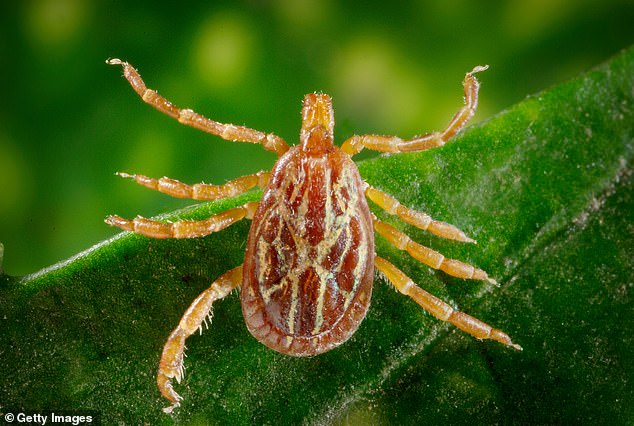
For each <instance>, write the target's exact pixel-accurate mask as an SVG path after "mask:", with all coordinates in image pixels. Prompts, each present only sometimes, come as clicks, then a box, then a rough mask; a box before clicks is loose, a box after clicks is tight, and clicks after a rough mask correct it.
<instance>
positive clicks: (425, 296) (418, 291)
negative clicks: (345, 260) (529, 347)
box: [374, 256, 522, 350]
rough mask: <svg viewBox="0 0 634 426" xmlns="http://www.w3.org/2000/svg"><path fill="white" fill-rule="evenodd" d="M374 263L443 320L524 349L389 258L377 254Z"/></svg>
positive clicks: (465, 329)
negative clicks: (455, 306) (431, 290)
mask: <svg viewBox="0 0 634 426" xmlns="http://www.w3.org/2000/svg"><path fill="white" fill-rule="evenodd" d="M374 264H375V265H376V268H377V269H378V270H379V271H380V272H381V273H383V275H385V277H386V278H387V279H388V280H389V281H390V282H391V283H392V284H393V285H394V287H396V289H397V290H398V291H400V292H401V293H403V294H404V295H406V296H409V297H411V298H412V299H414V301H415V302H416V303H418V304H419V305H420V306H422V307H423V309H425V310H426V311H427V312H429V313H430V314H432V315H433V316H435V317H436V318H438V319H440V320H442V321H448V322H450V323H451V324H453V325H455V326H456V327H458V328H459V329H461V330H462V331H465V332H467V333H469V334H471V335H472V336H474V337H476V338H478V339H492V340H496V341H498V342H500V343H502V344H504V345H507V346H511V347H512V348H514V349H517V350H522V347H521V346H520V345H518V344H515V343H513V342H512V341H511V338H510V337H509V336H508V335H507V334H506V333H504V332H503V331H501V330H498V329H497V328H493V327H491V326H490V325H488V324H485V323H484V322H482V321H480V320H479V319H477V318H474V317H472V316H470V315H467V314H465V313H463V312H460V311H456V310H455V309H453V308H452V307H451V306H449V305H448V304H447V303H445V302H443V301H442V300H440V299H439V298H437V297H436V296H434V295H433V294H430V293H428V292H426V291H425V290H423V289H422V288H420V287H418V286H417V285H416V284H415V283H414V282H413V281H412V280H411V278H409V277H408V276H407V275H405V274H404V273H403V272H402V271H401V270H399V269H398V268H397V267H396V266H394V265H392V264H391V263H390V262H388V261H387V260H385V259H383V258H381V257H379V256H376V257H375V258H374Z"/></svg>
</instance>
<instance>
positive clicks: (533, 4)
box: [0, 0, 634, 275]
mask: <svg viewBox="0 0 634 426" xmlns="http://www.w3.org/2000/svg"><path fill="white" fill-rule="evenodd" d="M633 23H634V3H633V2H632V1H631V0H630V1H626V0H620V1H619V0H602V1H596V0H535V1H527V0H506V1H473V0H471V1H468V0H456V1H445V0H437V1H423V0H421V1H404V2H393V3H392V4H390V5H388V4H387V2H385V1H364V2H337V1H334V0H305V1H302V0H270V1H264V0H262V1H257V0H251V1H206V2H197V1H190V2H186V3H182V4H181V5H178V4H176V3H175V2H166V1H163V2H151V1H142V2H116V3H115V2H106V1H85V0H41V1H24V2H2V5H1V6H0V57H1V58H2V62H3V65H2V66H1V67H0V73H1V75H0V77H1V78H0V87H1V89H0V93H1V94H2V102H0V242H2V243H3V244H4V246H5V255H4V269H5V271H6V272H7V273H9V274H13V275H20V274H26V273H30V272H34V271H36V270H38V269H40V268H42V267H45V266H47V265H50V264H52V263H54V262H57V261H59V260H62V259H65V258H67V257H69V256H71V255H73V254H75V253H77V252H79V251H81V250H83V249H85V248H88V247H90V246H91V245H92V244H94V243H96V242H98V241H100V240H102V239H105V238H107V237H109V236H111V235H113V234H115V233H116V230H114V229H111V228H109V227H108V226H106V225H105V224H104V223H103V218H104V217H105V216H106V215H107V214H110V213H117V214H120V215H123V216H134V215H136V214H142V215H144V216H151V215H154V214H157V213H160V212H163V211H168V210H173V209H175V208H178V207H181V206H185V205H188V204H191V201H187V200H176V199H171V198H170V197H168V196H166V195H163V194H159V193H155V192H153V191H150V190H147V189H145V188H141V187H138V186H136V185H135V184H133V183H132V182H130V181H127V180H123V179H120V178H117V177H116V176H114V172H116V171H127V172H134V173H142V174H146V175H148V176H152V177H160V176H163V175H167V176H170V177H173V178H176V179H180V180H182V181H185V182H190V183H193V182H199V181H205V182H208V183H222V182H224V181H225V180H227V179H231V178H234V177H237V176H240V175H243V174H246V173H253V172H255V171H258V170H261V169H270V168H271V166H272V164H273V162H274V160H275V156H274V155H273V154H271V153H268V152H265V151H263V150H262V149H261V148H259V147H257V146H254V145H251V144H235V143H230V142H225V141H222V140H221V139H220V138H217V137H211V136H208V135H206V134H204V133H201V132H197V131H195V130H193V129H189V128H186V127H183V126H181V125H179V124H178V123H177V122H175V121H173V120H171V119H169V118H168V117H166V116H162V115H161V114H160V113H158V112H156V111H155V110H153V109H152V108H150V107H148V106H146V105H144V104H143V103H142V102H141V101H140V100H139V98H138V97H137V96H136V94H135V93H134V92H133V91H132V89H131V88H130V87H129V85H128V84H127V82H126V81H125V80H123V79H122V78H121V69H120V68H119V67H112V66H108V65H106V64H105V63H104V61H105V60H106V59H107V58H109V57H119V58H122V59H125V60H127V61H130V62H131V63H132V64H133V65H134V66H135V67H137V68H138V69H139V71H140V72H141V74H142V75H143V77H144V78H145V80H146V82H147V84H148V86H149V87H152V88H155V89H157V90H158V91H159V92H160V93H161V94H163V95H164V96H166V97H167V98H169V99H170V100H172V101H173V102H174V103H176V104H177V105H179V106H182V107H191V108H193V109H195V110H196V111H198V112H200V113H202V114H205V115H207V116H210V117H212V118H214V119H216V120H218V121H224V122H233V123H235V124H244V125H248V126H250V127H254V128H256V129H259V130H263V131H267V132H274V133H276V134H278V135H280V136H282V137H284V138H285V139H286V140H287V141H288V142H289V143H295V142H296V137H297V134H298V131H299V125H300V115H299V112H300V102H301V99H302V97H303V95H304V94H305V93H307V92H311V91H323V92H327V93H329V94H331V95H332V96H333V99H334V106H335V113H336V118H337V127H336V138H337V141H338V142H341V141H342V140H343V139H344V138H346V137H348V136H350V135H352V134H354V133H385V134H398V135H400V136H405V137H407V136H412V135H415V134H419V133H424V132H426V131H429V130H434V129H438V128H441V127H442V126H444V125H445V124H446V122H447V120H448V119H449V118H450V117H451V116H452V114H453V113H454V112H455V111H456V110H457V109H458V108H459V106H460V105H461V99H462V92H461V86H460V82H461V79H462V77H463V75H464V73H465V72H466V71H469V70H470V69H471V68H472V67H473V66H474V65H477V64H489V65H490V66H491V68H490V70H489V71H487V72H486V73H484V74H481V76H480V79H481V81H482V82H483V87H482V91H481V101H480V109H479V111H478V114H477V116H476V120H475V121H480V120H483V119H486V118H487V117H490V116H491V115H493V114H495V113H497V112H499V111H501V110H502V109H504V108H506V107H507V106H510V105H512V104H513V103H515V102H517V101H519V100H521V99H522V98H524V97H525V96H526V95H528V94H531V93H534V92H536V91H539V90H542V89H544V88H546V87H548V86H550V85H553V84H555V83H558V82H561V81H564V80H566V79H568V78H570V77H573V76H574V75H576V74H578V73H579V72H581V71H584V70H586V69H588V68H590V67H592V66H594V65H596V64H599V63H601V62H603V61H605V60H606V59H608V58H609V57H611V56H612V55H614V54H615V53H617V52H618V51H619V50H621V49H622V48H625V47H627V46H629V45H631V44H632V42H634V25H633Z"/></svg>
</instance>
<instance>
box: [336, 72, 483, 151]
mask: <svg viewBox="0 0 634 426" xmlns="http://www.w3.org/2000/svg"><path fill="white" fill-rule="evenodd" d="M487 68H488V66H477V67H475V68H474V69H473V70H471V72H468V73H467V75H465V78H464V80H463V82H462V85H463V86H464V99H465V105H464V106H463V107H462V108H461V109H460V111H458V112H457V113H456V115H454V117H453V118H452V119H451V121H450V122H449V124H448V125H447V127H446V128H445V130H442V131H440V132H433V133H429V134H427V135H423V136H419V137H415V138H412V139H408V140H403V139H401V138H399V137H397V136H381V135H355V136H352V137H351V138H349V139H348V140H346V141H345V142H344V143H343V145H341V149H342V150H343V151H344V152H346V153H348V154H349V155H354V154H357V153H358V152H360V151H361V150H362V149H363V148H368V149H373V150H375V151H380V152H411V151H423V150H426V149H429V148H434V147H437V146H442V145H444V144H445V142H447V141H448V140H449V139H451V138H452V137H454V136H455V135H456V134H457V133H458V132H459V131H460V129H462V128H463V127H464V126H465V124H467V121H469V119H470V118H471V117H473V114H475V110H476V108H477V106H478V90H479V88H480V85H479V83H478V80H476V78H475V76H474V74H475V73H478V72H481V71H484V70H486V69H487Z"/></svg>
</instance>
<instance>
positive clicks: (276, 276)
mask: <svg viewBox="0 0 634 426" xmlns="http://www.w3.org/2000/svg"><path fill="white" fill-rule="evenodd" d="M108 63H110V64H116V65H122V66H123V68H124V75H125V77H126V79H127V80H128V81H129V82H130V84H131V85H132V87H133V88H134V90H135V91H136V92H137V93H138V94H139V96H141V97H142V99H143V100H144V101H145V102H147V103H148V104H150V105H152V106H153V107H155V108H157V109H158V110H160V111H162V112H164V113H166V114H168V115H170V116H172V117H173V118H176V119H178V121H180V122H181V123H183V124H186V125H189V126H192V127H196V128H198V129H200V130H203V131H206V132H208V133H211V134H214V135H217V136H220V137H222V138H224V139H227V140H232V141H238V142H250V143H256V144H260V145H262V146H263V148H265V149H267V150H269V151H272V152H275V153H276V154H278V156H279V158H278V160H277V162H276V164H275V166H274V167H273V170H272V172H270V173H268V172H258V173H254V174H253V175H248V176H243V177H241V178H238V179H236V180H233V181H230V182H227V183H226V184H224V185H207V184H195V185H187V184H184V183H181V182H179V181H176V180H173V179H169V178H161V179H153V178H149V177H147V176H142V175H130V174H126V173H120V175H121V176H123V177H128V178H132V179H134V180H135V181H136V182H138V183H139V184H141V185H144V186H146V187H148V188H151V189H155V190H158V191H161V192H164V193H166V194H169V195H172V196H175V197H182V198H192V199H197V200H215V199H220V198H225V197H229V196H235V195H238V194H240V193H243V192H246V191H248V190H249V189H251V188H253V187H255V186H260V187H262V188H264V195H263V197H262V199H261V200H260V201H259V202H255V203H247V204H245V205H243V206H240V207H236V208H233V209H230V210H227V211H225V212H222V213H219V214H217V215H215V216H212V217H210V218H208V219H205V220H202V221H179V222H174V223H163V222H157V221H153V220H150V219H145V218H143V217H137V218H135V219H132V220H128V219H124V218H121V217H119V216H109V217H108V218H106V223H108V224H110V225H114V226H118V227H120V228H122V229H125V230H129V231H134V232H137V233H140V234H143V235H146V236H149V237H153V238H195V237H201V236H204V235H208V234H211V233H213V232H217V231H220V230H222V229H224V228H226V227H227V226H230V225H231V224H233V223H235V222H237V221H239V220H242V219H245V218H246V219H252V224H251V228H250V231H249V236H248V241H247V248H246V253H245V257H244V263H243V264H242V265H240V266H237V267H235V268H234V269H231V270H230V271H228V272H226V273H225V274H223V275H221V276H220V277H218V278H217V279H216V281H214V282H213V283H212V284H211V286H210V287H209V288H208V289H207V290H205V291H204V292H203V293H202V294H201V295H200V296H198V297H197V298H196V299H195V300H194V301H193V302H192V304H191V306H190V307H189V309H188V310H187V311H186V312H185V314H184V315H183V317H182V319H181V321H180V323H179V324H178V326H177V327H176V328H175V329H174V331H173V332H172V333H171V334H170V336H169V337H168V339H167V342H166V344H165V347H164V348H163V353H162V356H161V361H160V364H159V371H158V374H157V384H158V387H159V390H160V391H161V393H162V394H163V396H165V397H166V398H167V399H168V400H169V401H170V402H171V403H172V405H171V406H170V407H168V408H166V409H165V411H166V412H170V411H171V410H172V409H173V408H175V407H177V406H179V405H180V402H181V400H182V398H181V397H180V396H179V395H178V394H177V393H176V392H175V390H174V389H173V385H172V380H173V379H176V380H177V381H178V382H180V381H181V379H182V377H183V373H184V366H183V355H184V350H185V340H186V339H187V337H188V336H190V335H191V334H192V333H194V332H195V331H197V330H198V329H200V328H201V326H202V324H203V323H204V322H205V321H206V320H207V317H208V316H209V315H210V312H211V307H212V304H213V303H214V302H215V301H216V300H219V299H222V298H224V297H225V296H227V295H228V294H230V293H231V291H232V290H233V289H235V288H240V297H241V303H242V312H243V316H244V321H245V323H246V326H247V328H248V330H249V331H250V332H251V334H252V335H253V336H254V337H255V338H256V339H257V340H259V341H260V342H262V343H263V344H265V345H266V346H268V347H269V348H271V349H274V350H276V351H278V352H281V353H284V354H288V355H293V356H309V355H316V354H319V353H323V352H326V351H328V350H331V349H333V348H335V347H336V346H338V345H340V344H342V343H344V342H345V341H346V340H348V339H349V338H350V336H352V334H353V333H354V332H355V331H356V330H357V328H358V327H359V325H360V323H361V321H362V320H363V318H364V317H365V314H366V312H367V310H368V308H369V306H370V299H371V295H372V283H373V276H374V271H375V270H376V271H378V272H379V273H381V274H382V275H383V276H384V277H385V278H386V279H387V280H388V281H389V282H391V283H392V284H393V285H394V287H395V288H396V289H397V290H398V291H399V292H401V293H402V294H404V295H406V296H409V297H410V298H411V299H412V300H413V301H414V302H416V303H417V304H419V305H420V306H421V307H423V308H424V309H426V310H427V311H429V312H430V313H431V314H432V315H434V316H436V317H437V318H439V319H441V320H443V321H448V322H450V323H452V324H454V325H455V326H457V327H458V328H460V329H462V330H463V331H465V332H467V333H469V334H471V335H473V336H475V337H476V338H480V339H493V340H496V341H499V342H500V343H503V344H505V345H507V346H511V347H513V348H515V349H521V347H520V346H519V345H517V344H514V343H513V342H512V341H511V339H510V338H509V336H508V335H506V334H505V333H504V332H502V331H501V330H498V329H496V328H493V327H491V326H489V325H487V324H486V323H484V322H482V321H480V320H478V319H476V318H474V317H472V316H469V315H467V314H465V313H462V312H459V311H457V310H455V309H453V308H452V307H451V306H450V305H448V304H447V303H445V302H443V301H442V300H440V299H438V298H436V297H435V296H433V295H431V294H430V293H428V292H426V291H425V290H423V289H421V288H420V287H418V286H417V285H416V284H415V283H414V282H413V281H412V280H411V279H410V278H409V277H407V276H406V275H405V274H404V273H403V272H401V271H400V270H399V269H398V268H397V267H396V266H394V265H393V264H392V263H390V262H388V261H387V260H385V259H383V258H381V257H379V256H377V254H376V253H375V250H374V233H375V232H376V233H377V234H379V235H380V236H381V237H382V238H385V239H387V240H388V241H389V242H390V243H392V244H393V245H394V246H396V247H397V248H398V249H401V250H404V251H406V252H407V253H408V254H409V255H411V256H412V257H414V258H415V259H417V260H419V261H421V262H423V263H425V264H427V265H429V266H430V267H432V268H435V269H440V270H442V271H444V272H446V273H447V274H449V275H453V276H456V277H460V278H464V279H476V280H485V281H488V282H490V283H492V284H497V283H496V282H495V281H494V280H493V279H491V278H489V277H488V275H487V274H486V272H484V271H483V270H481V269H478V268H475V267H473V266H471V265H468V264H466V263H463V262H460V261H458V260H454V259H447V258H445V257H444V256H443V255H442V254H440V253H438V252H436V251H434V250H432V249H430V248H427V247H424V246H422V245H420V244H418V243H416V242H414V241H412V240H411V239H410V238H409V237H408V236H407V234H405V233H403V232H401V231H400V230H398V229H397V228H395V227H393V226H392V225H389V224H387V223H385V222H382V221H381V220H379V219H377V218H376V217H375V216H374V215H373V214H372V213H371V212H370V209H369V207H368V203H367V201H366V198H368V199H370V200H371V201H372V202H374V203H375V204H376V205H377V206H378V207H379V208H381V209H383V210H385V211H386V212H387V213H389V214H393V215H396V216H397V217H398V218H400V219H402V220H403V221H405V222H406V223H408V224H409V225H411V226H414V227H418V228H421V229H424V230H427V231H429V232H432V233H434V234H436V235H438V236H440V237H443V238H448V239H453V240H456V241H461V242H474V240H472V239H471V238H469V237H467V236H466V235H465V234H464V233H463V232H462V231H460V230H459V229H457V228H456V227H454V226H452V225H450V224H447V223H445V222H440V221H437V220H434V219H432V218H431V217H430V216H429V215H428V214H426V213H423V212H420V211H416V210H412V209H410V208H408V207H405V206H403V205H401V204H400V203H399V202H398V201H397V200H396V199H394V198H393V197H391V196H390V195H388V194H386V193H384V192H382V191H380V190H379V189H377V188H373V187H371V186H370V185H368V184H367V183H365V182H364V181H363V180H362V178H361V176H360V175H359V172H358V170H357V167H356V165H355V164H354V162H353V161H352V159H351V156H352V155H354V154H356V153H358V152H359V151H361V150H362V149H363V148H364V147H365V148H370V149H374V150H377V151H381V152H394V153H396V152H406V151H421V150H425V149H429V148H434V147H438V146H441V145H443V144H444V143H445V142H446V141H448V140H449V139H451V138H452V137H453V136H454V135H455V134H456V133H457V132H458V131H459V130H460V129H461V128H462V127H464V125H465V124H466V122H467V121H468V120H469V119H470V118H471V116H472V115H473V114H474V111H475V108H476V106H477V95H478V82H477V80H476V79H475V76H474V74H475V73H476V72H479V71H483V70H484V69H486V67H476V68H474V69H473V70H472V71H471V72H469V73H467V74H466V76H465V79H464V81H463V85H464V92H465V106H463V107H462V108H461V109H460V111H459V112H458V113H457V114H456V115H455V116H454V118H453V119H452V120H451V121H450V123H449V125H448V126H447V128H446V129H445V130H443V131H441V132H434V133H430V134H427V135H424V136H420V137H416V138H412V139H409V140H403V139H401V138H398V137H395V136H380V135H360V136H352V137H351V138H349V139H347V140H346V141H344V143H343V144H342V146H341V148H339V147H337V146H335V145H334V136H333V132H334V114H333V109H332V102H331V99H330V97H329V96H328V95H325V94H309V95H306V97H305V98H304V103H303V109H302V127H301V132H300V143H299V144H298V145H295V146H293V147H290V148H289V146H288V145H287V144H286V142H285V141H283V140H282V139H281V138H279V137H278V136H275V135H273V134H266V133H263V132H259V131H257V130H253V129H249V128H246V127H241V126H234V125H231V124H223V123H218V122H216V121H213V120H210V119H208V118H205V117H203V116H201V115H198V114H197V113H195V112H193V111H192V110H189V109H180V108H178V107H175V106H174V105H172V104H171V103H170V102H169V101H167V100H166V99H165V98H163V97H161V96H160V95H158V94H157V93H156V92H155V91H154V90H151V89H148V88H147V87H146V86H145V83H144V82H143V80H142V79H141V77H140V75H139V74H138V72H137V71H136V70H135V69H134V68H133V67H132V66H130V65H129V64H127V63H125V62H122V61H120V60H118V59H113V60H109V61H108Z"/></svg>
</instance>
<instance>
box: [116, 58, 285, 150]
mask: <svg viewBox="0 0 634 426" xmlns="http://www.w3.org/2000/svg"><path fill="white" fill-rule="evenodd" d="M106 63H107V64H110V65H121V66H123V75H124V76H125V78H126V79H127V80H128V82H129V83H130V85H131V86H132V88H133V89H134V90H135V92H137V93H138V94H139V96H141V98H142V99H143V101H145V102H146V103H147V104H149V105H151V106H153V107H154V108H156V109H158V110H159V111H161V112H162V113H164V114H167V115H169V116H170V117H172V118H175V119H177V120H178V121H179V122H181V123H183V124H185V125H187V126H191V127H194V128H196V129H199V130H202V131H204V132H207V133H211V134H212V135H217V136H220V137H221V138H223V139H226V140H228V141H234V142H250V143H257V144H261V145H262V147H263V148H264V149H266V150H267V151H272V152H275V153H276V154H277V155H278V156H279V155H282V154H284V153H285V152H286V151H288V144H287V143H286V142H285V141H284V139H282V138H280V137H279V136H276V135H274V134H272V133H268V134H266V133H263V132H260V131H258V130H254V129H250V128H248V127H244V126H234V125H233V124H223V123H219V122H217V121H214V120H211V119H209V118H206V117H203V116H202V115H199V114H197V113H195V112H194V111H192V110H191V109H181V108H178V107H176V106H175V105H173V104H172V103H171V102H170V101H168V100H167V99H165V98H164V97H162V96H161V95H159V94H158V93H157V92H156V91H155V90H152V89H148V88H147V87H146V86H145V83H144V82H143V79H142V78H141V75H139V73H138V71H137V70H136V69H134V68H133V67H132V66H131V65H130V64H128V63H127V62H124V61H122V60H121V59H108V60H107V61H106Z"/></svg>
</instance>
